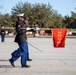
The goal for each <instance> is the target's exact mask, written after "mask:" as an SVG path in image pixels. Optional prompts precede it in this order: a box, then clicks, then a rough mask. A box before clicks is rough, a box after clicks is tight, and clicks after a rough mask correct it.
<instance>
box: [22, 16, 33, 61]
mask: <svg viewBox="0 0 76 75" xmlns="http://www.w3.org/2000/svg"><path fill="white" fill-rule="evenodd" d="M27 22H28V19H27V18H26V17H24V23H25V25H24V26H23V28H24V31H23V32H24V36H25V39H26V41H28V39H27V35H26V32H27V30H26V23H27ZM26 44H27V49H28V50H27V61H32V59H30V57H29V48H28V42H27V43H26Z"/></svg>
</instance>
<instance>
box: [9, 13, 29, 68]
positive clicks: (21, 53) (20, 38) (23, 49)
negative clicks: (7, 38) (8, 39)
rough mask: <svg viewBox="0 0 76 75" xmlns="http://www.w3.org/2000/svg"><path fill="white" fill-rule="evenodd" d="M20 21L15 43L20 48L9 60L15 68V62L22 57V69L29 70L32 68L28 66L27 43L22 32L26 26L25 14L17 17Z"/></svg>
mask: <svg viewBox="0 0 76 75" xmlns="http://www.w3.org/2000/svg"><path fill="white" fill-rule="evenodd" d="M17 19H18V21H17V22H16V32H17V34H16V37H15V42H17V43H18V45H19V48H18V49H17V50H15V51H14V52H13V53H12V54H11V55H12V57H11V59H10V60H9V61H10V63H11V65H12V66H13V67H15V65H14V61H16V60H17V59H18V58H19V57H21V66H22V68H29V67H30V66H29V65H27V53H28V47H27V41H26V39H25V36H24V32H23V30H22V26H23V25H24V13H22V14H18V15H17Z"/></svg>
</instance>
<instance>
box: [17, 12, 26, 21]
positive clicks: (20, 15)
mask: <svg viewBox="0 0 76 75" xmlns="http://www.w3.org/2000/svg"><path fill="white" fill-rule="evenodd" d="M17 18H18V20H21V21H24V18H25V17H24V13H21V14H17Z"/></svg>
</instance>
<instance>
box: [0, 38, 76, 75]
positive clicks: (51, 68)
mask: <svg viewBox="0 0 76 75" xmlns="http://www.w3.org/2000/svg"><path fill="white" fill-rule="evenodd" d="M13 41H14V38H6V39H5V43H1V42H0V75H76V39H75V38H67V39H66V46H65V48H54V47H53V41H52V38H28V41H29V43H31V44H33V45H34V46H35V47H37V48H39V49H40V50H42V51H43V52H41V51H38V50H37V49H35V48H33V47H32V46H30V45H29V50H30V57H31V58H32V59H33V61H31V62H28V64H29V65H30V66H31V67H30V68H21V64H20V58H19V59H18V60H17V61H16V62H15V65H16V67H15V68H13V67H12V66H11V65H10V63H9V61H8V60H9V58H10V57H11V52H13V51H14V50H15V49H17V48H18V45H17V44H16V43H14V42H13Z"/></svg>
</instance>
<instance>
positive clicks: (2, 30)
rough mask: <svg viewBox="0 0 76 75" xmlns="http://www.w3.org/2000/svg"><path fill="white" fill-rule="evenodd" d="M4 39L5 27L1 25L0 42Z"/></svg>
mask: <svg viewBox="0 0 76 75" xmlns="http://www.w3.org/2000/svg"><path fill="white" fill-rule="evenodd" d="M4 41H5V28H4V26H2V28H1V42H4Z"/></svg>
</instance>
